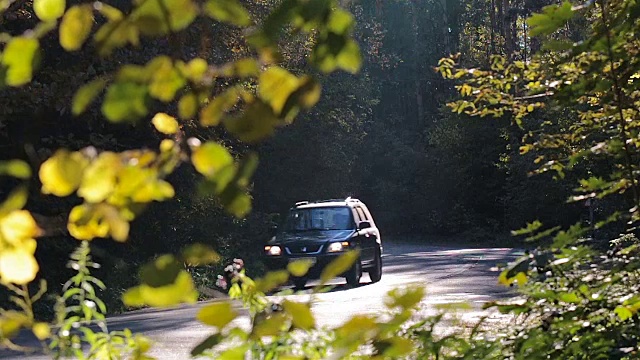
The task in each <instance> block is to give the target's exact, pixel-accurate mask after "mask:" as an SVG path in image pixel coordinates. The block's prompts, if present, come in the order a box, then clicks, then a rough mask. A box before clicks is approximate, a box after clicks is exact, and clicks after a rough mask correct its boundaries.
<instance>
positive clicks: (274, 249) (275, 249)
mask: <svg viewBox="0 0 640 360" xmlns="http://www.w3.org/2000/svg"><path fill="white" fill-rule="evenodd" d="M264 251H265V252H266V253H267V255H271V256H278V255H282V248H281V247H280V246H278V245H274V246H265V247H264Z"/></svg>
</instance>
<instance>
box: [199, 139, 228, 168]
mask: <svg viewBox="0 0 640 360" xmlns="http://www.w3.org/2000/svg"><path fill="white" fill-rule="evenodd" d="M191 162H192V163H193V166H194V167H195V168H196V170H197V171H198V172H199V173H201V174H202V175H204V176H213V175H214V174H215V173H216V172H218V171H219V170H221V169H222V168H224V167H226V166H229V165H232V164H233V157H232V156H231V154H229V151H227V149H226V148H225V147H224V146H222V145H220V144H218V143H215V142H211V141H209V142H207V143H205V144H203V145H202V146H199V147H197V148H196V149H195V150H193V153H192V154H191Z"/></svg>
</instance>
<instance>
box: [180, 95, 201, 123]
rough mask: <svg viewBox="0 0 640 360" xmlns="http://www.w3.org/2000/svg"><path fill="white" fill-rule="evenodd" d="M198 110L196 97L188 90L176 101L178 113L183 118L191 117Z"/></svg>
mask: <svg viewBox="0 0 640 360" xmlns="http://www.w3.org/2000/svg"><path fill="white" fill-rule="evenodd" d="M197 110H198V97H197V96H196V94H194V93H192V92H190V93H187V94H185V95H184V96H182V97H181V98H180V101H178V115H179V116H180V118H181V119H183V120H189V119H191V118H193V117H194V116H195V114H196V111H197Z"/></svg>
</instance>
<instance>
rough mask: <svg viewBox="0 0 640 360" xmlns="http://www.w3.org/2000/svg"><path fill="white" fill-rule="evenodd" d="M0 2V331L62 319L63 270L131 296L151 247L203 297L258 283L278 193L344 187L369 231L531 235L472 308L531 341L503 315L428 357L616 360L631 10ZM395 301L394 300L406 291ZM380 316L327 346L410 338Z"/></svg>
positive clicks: (629, 176)
mask: <svg viewBox="0 0 640 360" xmlns="http://www.w3.org/2000/svg"><path fill="white" fill-rule="evenodd" d="M1 4H2V9H3V10H2V13H1V15H0V43H2V44H3V45H2V46H3V50H2V58H1V66H2V67H1V71H0V76H1V77H2V78H1V79H0V81H1V82H2V89H0V91H2V96H1V97H0V109H2V111H1V112H0V199H2V200H3V201H4V203H3V205H2V206H1V207H0V281H1V282H2V284H3V285H4V286H5V288H3V290H2V292H0V304H3V311H2V314H0V315H1V317H0V328H2V330H1V331H0V338H1V339H2V340H3V342H2V343H3V344H8V343H10V341H9V338H10V337H11V335H13V334H14V330H15V329H20V328H31V329H32V330H33V332H34V333H35V334H36V335H37V336H38V332H39V331H38V329H42V328H43V327H44V325H42V324H44V323H45V322H48V321H56V320H55V319H57V321H58V323H59V324H71V323H73V321H71V320H69V319H70V318H71V317H70V315H69V312H70V311H72V310H69V309H73V308H67V310H62V313H61V312H60V309H57V308H56V306H54V304H60V301H61V300H60V299H62V303H63V304H64V303H65V301H68V300H69V301H70V300H71V299H72V298H73V296H77V294H75V295H74V294H71V293H69V291H67V292H66V295H63V296H62V298H61V297H60V296H59V295H58V293H59V292H60V291H59V290H60V287H61V286H62V284H64V283H65V282H66V280H67V279H69V278H71V277H73V278H74V279H76V280H77V281H79V282H78V283H76V286H79V285H78V284H79V283H83V284H84V283H86V281H88V282H89V283H93V285H91V286H97V287H99V288H104V289H106V290H104V291H100V299H101V300H99V303H100V304H102V305H103V306H104V308H105V309H100V311H98V313H96V314H94V315H91V316H94V317H95V316H98V317H99V316H104V315H106V314H107V313H108V314H112V313H119V312H122V311H126V310H127V309H128V308H131V307H135V306H134V305H143V304H144V305H154V304H153V303H152V302H151V303H150V301H149V298H145V297H144V296H143V295H140V291H141V290H140V289H141V288H140V287H136V286H144V285H145V284H143V285H139V284H140V281H141V279H140V276H138V269H140V268H141V267H143V266H145V267H144V268H143V269H147V270H149V269H151V268H153V269H152V270H153V271H158V273H162V269H161V268H159V267H158V266H159V265H158V261H159V260H158V259H164V260H166V261H169V262H170V264H171V266H174V265H175V266H176V269H177V270H175V273H172V275H170V276H169V277H170V278H171V279H169V280H167V279H165V278H164V277H163V276H168V275H166V274H165V273H162V274H164V275H162V276H160V275H158V276H160V277H161V278H162V281H165V282H163V285H167V284H170V285H171V286H173V285H174V284H178V282H179V280H180V279H182V278H181V276H182V274H186V275H185V276H187V277H188V278H189V280H188V283H189V284H191V281H193V282H194V283H195V286H200V285H205V286H210V285H211V284H212V281H213V280H212V279H214V278H215V275H216V274H217V273H219V272H220V271H221V269H222V267H223V266H224V264H226V263H227V262H228V261H229V260H231V259H233V258H242V259H244V261H245V264H246V270H247V273H246V276H250V277H255V278H258V277H261V276H264V275H265V274H264V268H263V266H262V264H261V263H260V260H259V254H260V250H261V248H262V246H263V245H264V244H265V241H266V240H267V239H268V238H269V229H270V227H271V226H272V225H273V224H274V223H279V222H281V221H282V218H283V215H284V214H285V213H286V211H287V210H288V209H289V207H291V206H292V205H293V204H294V203H295V202H296V201H300V200H320V199H327V198H342V197H347V196H353V197H357V198H359V199H361V200H362V201H364V202H365V203H366V204H367V206H368V207H369V209H370V210H371V212H372V213H373V215H374V216H375V218H376V222H377V223H378V227H379V228H380V229H381V231H382V233H383V234H384V235H385V236H387V237H390V238H393V237H396V238H403V237H404V238H420V239H425V241H428V239H437V238H445V239H455V241H460V242H464V243H467V244H473V245H487V246H489V245H494V244H496V243H499V244H501V245H505V246H515V245H518V246H522V244H527V245H526V246H527V247H529V248H531V249H534V248H535V250H532V251H531V253H529V254H528V255H527V256H526V257H524V258H523V259H521V260H520V261H518V262H517V263H516V264H514V265H512V266H511V267H509V268H506V269H504V272H503V273H502V274H501V275H500V278H499V279H498V280H499V281H500V282H502V283H504V284H506V285H511V284H514V283H515V284H517V285H518V287H519V288H520V289H521V291H522V294H523V296H525V298H526V299H527V301H526V303H524V304H518V305H513V304H498V303H495V304H488V305H487V306H489V307H498V308H500V310H501V311H504V312H513V313H516V314H527V315H529V316H536V318H537V319H538V320H540V321H541V322H542V323H543V324H545V325H544V326H547V328H546V330H549V329H551V330H553V331H552V332H551V333H553V334H554V336H556V339H553V338H552V337H551V336H549V335H548V332H547V331H545V328H544V327H543V326H542V325H540V326H537V325H536V326H529V327H527V326H525V327H524V328H523V329H519V330H520V333H519V335H518V334H516V335H514V334H513V333H508V334H506V335H504V336H505V337H507V338H508V339H509V340H510V341H506V342H504V343H500V342H496V343H500V344H507V345H504V346H503V347H500V346H499V345H491V346H486V347H485V345H486V344H485V343H483V342H482V339H480V338H478V337H474V336H473V335H470V336H469V337H465V338H464V339H462V338H460V339H453V340H451V339H449V340H451V342H442V343H438V344H440V345H438V346H442V348H441V347H437V348H438V350H437V352H439V351H443V352H442V355H441V356H445V357H447V356H448V357H450V358H469V359H472V358H478V359H490V358H495V356H496V354H498V353H500V354H502V355H504V356H503V357H505V358H518V359H519V358H527V359H533V358H547V357H545V356H551V357H552V358H567V359H569V358H571V359H597V358H607V359H613V358H620V359H623V358H629V359H631V358H635V357H636V356H637V353H638V345H637V340H638V338H637V336H638V335H639V334H638V330H637V329H634V326H635V325H637V321H638V320H639V318H638V315H637V311H638V309H640V300H638V299H637V295H636V293H635V290H637V288H638V287H640V282H638V270H637V268H638V265H640V264H639V263H638V260H637V259H636V252H637V250H638V249H637V247H638V243H637V239H636V238H635V232H636V231H637V230H636V228H635V225H636V222H637V220H638V219H639V214H640V210H639V206H640V195H639V194H640V189H639V188H638V179H637V177H638V173H639V171H640V170H639V167H638V158H639V154H638V149H637V148H638V146H639V145H640V142H639V141H638V139H639V138H638V129H639V128H640V126H639V125H638V124H640V122H639V121H640V117H639V111H640V110H639V108H640V105H639V104H640V90H638V88H639V84H640V81H639V80H638V79H639V78H640V75H639V74H640V69H639V67H640V65H639V64H640V61H638V60H637V57H638V56H637V55H638V52H639V51H640V43H639V42H638V37H637V33H638V31H640V20H639V19H638V18H639V16H640V5H638V4H637V3H636V2H635V1H634V0H598V1H588V2H585V3H578V2H572V3H570V2H568V1H566V2H563V3H559V2H557V1H550V0H527V1H524V0H387V1H382V0H375V1H373V0H366V1H365V0H339V1H334V0H241V1H236V0H207V1H195V0H134V1H132V2H130V1H127V0H110V1H108V2H99V1H97V2H93V3H92V2H83V1H80V0H68V1H67V2H65V1H63V0H16V1H4V2H1ZM116 179H117V180H116ZM23 208H24V209H26V210H28V211H23V210H21V209H23ZM36 224H37V225H36ZM32 238H37V247H36V245H35V244H36V241H35V240H33V239H32ZM109 238H111V239H109ZM32 240H33V241H32ZM78 240H81V241H78ZM79 244H82V245H79ZM74 249H75V250H74ZM185 249H189V250H185ZM89 252H90V254H91V255H90V256H91V259H92V260H89V259H90V258H89ZM70 254H72V263H73V264H76V265H75V266H71V267H68V266H67V263H68V262H69V255H70ZM162 254H174V255H175V257H174V255H162ZM177 254H182V255H180V256H181V257H180V256H178V255H177ZM161 255H162V256H161ZM163 256H168V257H163ZM189 259H191V260H193V261H190V260H189ZM183 260H184V261H183ZM94 261H95V262H94ZM154 261H155V263H154ZM345 261H346V260H345ZM188 262H193V264H194V266H191V267H188V269H182V267H183V263H188ZM96 263H97V264H100V265H99V267H98V265H95V268H92V266H93V265H92V264H96ZM205 263H207V264H208V263H212V264H211V265H210V266H200V265H202V264H205ZM145 264H147V265H145ZM149 264H151V265H149ZM176 264H177V265H176ZM178 265H179V266H178ZM343 265H344V264H343ZM154 266H155V267H154ZM178 268H180V269H178ZM16 269H17V270H16ZM79 269H80V270H79ZM172 269H173V268H172ZM152 270H149V271H152ZM89 271H90V273H91V275H89ZM76 273H78V275H76V276H75V277H74V274H76ZM80 274H83V276H85V277H86V278H83V277H82V276H80ZM149 276H151V275H149ZM243 276H245V275H243ZM612 278H613V280H612ZM80 279H84V280H80ZM94 279H95V281H97V282H98V283H96V282H93V281H94ZM97 279H99V280H97ZM154 279H155V278H154ZM265 279H267V280H268V281H267V283H269V281H271V282H273V283H274V284H275V283H278V282H279V281H280V280H277V279H276V278H270V277H269V276H268V275H267V276H266V278H265ZM585 279H586V280H585ZM607 279H608V280H607ZM162 281H161V282H162ZM167 281H168V282H167ZM180 281H181V280H180ZM185 281H186V280H185ZM143 282H144V279H143ZM44 283H46V284H48V286H46V287H44V286H43V285H42V284H44ZM239 283H242V284H245V285H246V284H250V283H251V282H250V280H249V278H246V279H245V280H241V281H239ZM525 283H527V285H525ZM27 284H30V285H27ZM38 284H40V285H38ZM98 284H99V285H98ZM261 284H264V283H261ZM269 284H270V283H269ZM175 286H178V285H175ZM265 286H266V287H267V288H271V287H273V286H267V285H265ZM274 286H275V285H274ZM29 289H31V290H30V291H31V295H30V292H29V291H28V290H29ZM65 289H66V290H68V288H66V287H65ZM132 289H138V290H136V291H138V292H135V291H133V290H132ZM177 289H178V288H176V289H174V290H176V291H178V290H177ZM180 289H182V290H184V288H180ZM189 289H190V288H189ZM239 289H240V288H239ZM260 289H261V290H265V289H262V288H260ZM39 290H40V291H39ZM80 291H82V290H80ZM132 291H133V292H132ZM180 291H181V290H180ZM238 291H240V290H238ZM247 291H248V290H247V289H246V288H245V287H242V292H243V293H242V295H241V297H242V298H243V300H245V301H249V300H247V299H249V298H251V299H253V298H254V297H259V295H260V294H257V293H255V292H251V293H249V294H248V293H246V292H247ZM33 293H36V294H37V296H35V297H37V299H38V300H39V301H37V302H32V301H31V300H33V298H34V297H33V296H32V294H33ZM92 293H95V291H92ZM258 293H260V291H258ZM189 294H192V292H189ZM592 294H593V296H595V297H592V296H591V295H592ZM597 294H599V295H598V296H596V295H597ZM604 294H608V295H606V296H607V297H608V298H607V299H603V297H604V296H605V295H604ZM405 295H406V296H405V297H402V296H400V295H398V296H399V297H398V302H399V304H401V305H402V306H406V309H405V310H407V311H408V309H409V308H411V307H412V306H414V305H416V302H413V301H412V300H407V299H408V298H410V297H411V296H420V292H419V291H416V292H414V293H411V292H408V293H407V294H405ZM16 296H17V299H18V301H17V302H16ZM91 296H95V294H92V295H91ZM123 296H124V303H123V301H122V300H123ZM127 296H129V297H127ZM194 296H195V297H196V298H197V297H198V296H200V297H202V294H197V293H196V294H195V295H194ZM238 296H240V295H238ZM132 297H136V299H135V300H131V299H132ZM127 299H129V300H127ZM171 299H173V298H171ZM187 300H190V299H187V298H175V299H173V300H168V301H170V302H171V301H173V302H175V303H178V302H183V301H184V302H186V301H187ZM254 300H255V299H254ZM256 301H257V300H256ZM403 301H404V302H403ZM249 303H251V304H252V305H251V306H258V305H256V304H257V303H254V302H252V301H249ZM258 303H259V301H258ZM132 304H134V305H132ZM78 306H79V307H78V309H82V311H85V310H86V309H85V308H84V307H83V306H82V304H80V305H78ZM63 307H64V306H63ZM5 308H6V310H5ZM15 308H17V309H22V310H24V313H22V312H18V311H17V310H11V309H15ZM107 309H108V310H107ZM296 309H297V310H295V311H293V310H292V311H291V312H290V315H291V317H292V319H293V320H291V321H293V322H294V323H295V321H296V320H295V319H296V318H297V317H300V316H302V315H301V313H304V314H306V313H305V312H304V310H299V308H297V307H296ZM218 311H222V310H221V309H218ZM16 314H21V315H16ZM25 314H26V315H25ZM549 314H552V315H549ZM84 315H85V316H86V317H87V318H88V319H86V320H90V318H91V316H90V315H87V313H86V312H85V313H84ZM16 319H18V320H16ZM406 320H407V319H404V320H403V321H401V322H404V321H406ZM279 321H280V322H279V323H278V324H281V323H282V322H284V321H285V320H284V319H280V320H279ZM434 321H435V320H434ZM205 323H206V321H205ZM583 323H584V324H587V323H588V325H585V326H582V325H576V324H583ZM224 325H226V323H225V324H221V326H222V327H223V326H224ZM298 325H300V324H299V323H298ZM38 326H42V327H38ZM69 326H70V325H69ZM272 326H273V325H272ZM345 326H346V325H345ZM371 326H373V325H371ZM297 327H298V328H300V327H301V326H297ZM295 328H296V327H295V326H294V327H293V330H292V328H290V327H285V328H279V329H278V331H276V330H273V329H271V328H270V330H269V331H274V334H280V335H282V336H289V335H290V334H289V333H290V332H291V331H294V330H295ZM302 328H304V326H302ZM283 329H284V330H283ZM394 329H395V330H394V331H396V332H394V333H393V334H391V335H390V333H385V332H383V331H380V332H379V333H378V335H376V336H378V337H379V338H374V339H366V338H365V337H357V338H356V339H354V340H353V342H354V344H356V345H361V344H366V343H367V341H368V342H373V343H374V345H375V344H378V343H377V341H378V342H379V341H382V342H385V341H386V343H394V341H396V340H394V339H405V340H406V339H409V340H407V341H418V342H419V341H421V340H424V339H423V338H420V335H416V334H419V332H416V333H415V334H413V335H411V336H409V335H407V333H406V332H403V331H406V330H401V329H400V327H398V328H397V329H396V328H394ZM263 330H264V329H263ZM338 330H340V329H338ZM265 331H266V330H265ZM545 333H547V334H545ZM45 334H48V335H46V336H45ZM523 334H524V335H523ZM576 334H577V335H576ZM280 335H278V336H280ZM49 336H51V337H52V339H55V341H54V343H55V344H57V345H55V346H58V348H56V349H57V350H56V351H62V350H65V349H66V350H69V349H71V348H72V346H68V347H67V348H65V347H64V346H63V343H64V342H65V341H67V342H69V343H70V342H72V339H69V338H65V337H64V336H62V335H59V334H57V335H56V334H54V335H50V334H49V329H48V327H47V331H43V334H42V338H43V339H49ZM362 336H364V335H362ZM412 336H413V337H412ZM416 336H417V338H416ZM460 336H463V335H460ZM464 336H467V335H464ZM464 336H463V337H464ZM508 336H512V338H509V337H508ZM38 337H40V336H38ZM576 338H577V339H578V340H576ZM390 339H391V340H390ZM557 339H566V340H567V343H566V344H565V345H567V344H570V345H571V346H568V345H567V346H564V347H561V348H559V347H558V346H556V345H557V344H556V343H554V341H556V340H557ZM392 340H393V341H392ZM431 340H433V339H431ZM7 341H8V342H7ZM83 341H89V340H86V339H85V340H83ZM218 341H220V339H218V340H217V341H216V342H213V340H212V342H211V344H209V346H208V347H213V345H214V343H217V342H218ZM256 341H257V340H256ZM398 341H400V340H398ZM403 341H404V340H403ZM433 341H435V340H433ZM394 344H395V343H394ZM434 344H435V343H434ZM593 344H596V345H593ZM352 345H353V344H349V346H352ZM404 345H405V346H406V345H407V344H406V343H404ZM55 346H54V347H55ZM135 346H138V347H140V346H142V345H140V344H137V343H136V345H135ZM135 346H134V347H135ZM260 346H262V345H260ZM260 346H258V347H256V348H252V349H253V350H255V351H258V353H259V352H260V351H261V350H260V349H263V348H261V347H260ZM332 346H337V345H335V344H333V345H332ZM340 346H345V348H346V347H347V346H346V345H345V344H342V345H340ZM387 346H390V345H388V344H387ZM398 346H399V345H398ZM589 346H591V347H592V348H593V349H591V348H590V347H589ZM205 347H206V346H205ZM356 347H357V346H356ZM375 347H376V349H377V351H382V350H380V349H385V347H384V346H383V347H381V348H379V347H377V345H375ZM419 348H420V349H421V350H420V351H423V353H416V354H413V355H415V356H417V358H440V357H438V355H437V354H436V353H435V352H434V351H436V350H434V349H435V347H429V346H426V345H425V347H419ZM256 349H258V350H256ZM532 349H533V350H532ZM588 349H589V350H588ZM283 351H285V352H286V351H289V350H287V349H285V350H283ZM562 351H565V352H564V353H563V352H562ZM432 352H434V353H432ZM456 353H457V354H458V355H460V356H458V357H456V356H457V355H455V354H456ZM533 353H535V354H537V355H536V356H539V357H534V355H532V354H533ZM434 354H435V355H434ZM280 355H281V356H282V358H286V357H285V356H284V355H283V354H280ZM401 355H402V356H405V355H406V356H408V355H407V354H401ZM141 356H142V355H141ZM274 356H275V355H274ZM305 356H306V357H304V356H303V357H298V358H313V357H312V356H309V355H305ZM402 356H400V357H402ZM423 356H424V357H423ZM431 356H435V357H431ZM392 357H393V356H392ZM115 358H118V357H117V356H115ZM139 358H141V359H142V358H144V357H139ZM317 358H322V355H320V356H319V357H317Z"/></svg>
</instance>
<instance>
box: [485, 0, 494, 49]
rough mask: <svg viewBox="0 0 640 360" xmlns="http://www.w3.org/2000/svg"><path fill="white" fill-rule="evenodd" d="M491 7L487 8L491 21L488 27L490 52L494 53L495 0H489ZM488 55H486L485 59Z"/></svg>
mask: <svg viewBox="0 0 640 360" xmlns="http://www.w3.org/2000/svg"><path fill="white" fill-rule="evenodd" d="M490 6H491V8H490V9H489V19H490V21H491V27H490V28H489V42H490V53H489V54H495V53H496V39H495V31H496V1H495V0H491V5H490ZM488 58H489V57H488V56H487V59H488Z"/></svg>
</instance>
